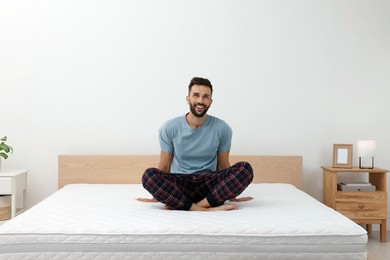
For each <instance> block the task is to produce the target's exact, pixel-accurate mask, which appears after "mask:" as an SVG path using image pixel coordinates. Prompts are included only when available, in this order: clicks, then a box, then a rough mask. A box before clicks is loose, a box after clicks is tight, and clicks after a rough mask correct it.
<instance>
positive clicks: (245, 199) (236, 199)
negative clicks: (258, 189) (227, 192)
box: [229, 197, 253, 202]
mask: <svg viewBox="0 0 390 260" xmlns="http://www.w3.org/2000/svg"><path fill="white" fill-rule="evenodd" d="M250 200H253V198H252V197H241V198H233V199H231V200H229V201H232V202H243V201H250Z"/></svg>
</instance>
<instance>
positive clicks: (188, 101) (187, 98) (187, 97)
mask: <svg viewBox="0 0 390 260" xmlns="http://www.w3.org/2000/svg"><path fill="white" fill-rule="evenodd" d="M186 100H187V104H189V103H190V97H189V96H186Z"/></svg>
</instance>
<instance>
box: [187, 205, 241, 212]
mask: <svg viewBox="0 0 390 260" xmlns="http://www.w3.org/2000/svg"><path fill="white" fill-rule="evenodd" d="M236 209H238V206H237V205H235V204H223V205H221V206H218V207H201V206H199V205H197V204H196V203H194V204H192V206H191V208H190V210H191V211H227V210H236Z"/></svg>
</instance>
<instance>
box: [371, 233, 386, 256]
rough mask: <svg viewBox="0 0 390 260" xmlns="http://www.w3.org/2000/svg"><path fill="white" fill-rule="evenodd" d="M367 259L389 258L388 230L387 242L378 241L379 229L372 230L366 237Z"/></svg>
mask: <svg viewBox="0 0 390 260" xmlns="http://www.w3.org/2000/svg"><path fill="white" fill-rule="evenodd" d="M367 259H368V260H385V259H390V231H387V242H382V243H381V242H380V241H379V231H373V232H372V235H371V236H369V237H368V258H367Z"/></svg>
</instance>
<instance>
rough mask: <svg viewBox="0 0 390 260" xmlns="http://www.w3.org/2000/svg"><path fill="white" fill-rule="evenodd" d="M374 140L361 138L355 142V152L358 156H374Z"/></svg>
mask: <svg viewBox="0 0 390 260" xmlns="http://www.w3.org/2000/svg"><path fill="white" fill-rule="evenodd" d="M375 150H376V142H375V141H374V140H363V141H358V142H357V153H358V156H359V157H375Z"/></svg>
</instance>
